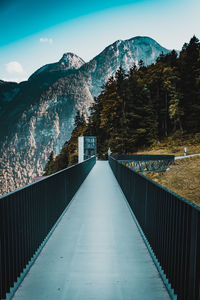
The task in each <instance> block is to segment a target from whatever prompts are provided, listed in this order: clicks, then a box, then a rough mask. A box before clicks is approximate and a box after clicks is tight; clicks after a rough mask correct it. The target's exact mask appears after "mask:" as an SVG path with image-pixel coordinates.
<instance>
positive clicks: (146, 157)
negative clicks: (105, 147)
mask: <svg viewBox="0 0 200 300" xmlns="http://www.w3.org/2000/svg"><path fill="white" fill-rule="evenodd" d="M111 157H113V158H115V159H116V160H124V161H125V160H136V161H137V160H168V159H171V160H174V158H175V156H174V155H168V154H111Z"/></svg>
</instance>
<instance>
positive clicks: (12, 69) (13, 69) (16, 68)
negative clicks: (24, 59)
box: [6, 61, 25, 74]
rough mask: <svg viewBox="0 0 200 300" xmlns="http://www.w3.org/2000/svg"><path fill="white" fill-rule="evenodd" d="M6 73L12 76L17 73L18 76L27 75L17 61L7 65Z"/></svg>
mask: <svg viewBox="0 0 200 300" xmlns="http://www.w3.org/2000/svg"><path fill="white" fill-rule="evenodd" d="M6 71H7V72H8V73H10V74H13V73H17V74H25V71H24V69H23V67H22V65H21V64H20V63H19V62H17V61H11V62H9V63H8V64H6Z"/></svg>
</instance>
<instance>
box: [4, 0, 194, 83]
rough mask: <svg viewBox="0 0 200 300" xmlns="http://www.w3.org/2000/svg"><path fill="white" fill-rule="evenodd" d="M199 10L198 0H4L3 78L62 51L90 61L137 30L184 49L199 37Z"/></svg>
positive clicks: (20, 76)
mask: <svg viewBox="0 0 200 300" xmlns="http://www.w3.org/2000/svg"><path fill="white" fill-rule="evenodd" d="M199 11H200V1H199V0H190V1H189V0H174V1H172V0H165V1H161V0H135V1H134V0H107V1H98V0H97V1H95V0H93V1H92V0H86V1H79V0H78V1H68V0H65V1H64V0H57V1H55V0H48V1H47V0H43V1H41V0H35V1H33V0H29V1H27V0H1V2H0V79H3V80H14V81H22V80H25V79H27V78H28V77H29V76H30V75H31V74H32V73H33V72H34V71H35V70H36V69H38V68H39V67H41V66H42V65H44V64H47V63H50V62H55V61H58V60H59V59H60V58H61V56H62V55H63V53H64V52H74V53H76V54H77V55H79V56H80V57H82V58H83V59H84V60H85V61H89V60H90V59H92V58H93V57H94V56H95V55H97V54H98V53H99V52H101V51H102V50H103V49H104V48H105V47H106V46H107V45H109V44H111V43H113V42H114V41H116V40H118V39H128V38H131V37H134V36H137V35H142V36H150V37H152V38H154V39H155V40H157V41H158V42H159V43H160V44H161V45H162V46H164V47H166V48H168V49H173V48H175V49H181V47H182V45H183V44H184V42H188V41H189V39H190V38H191V37H192V36H193V35H194V34H195V35H196V36H197V37H198V38H200V18H199Z"/></svg>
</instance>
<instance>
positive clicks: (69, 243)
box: [14, 162, 170, 300]
mask: <svg viewBox="0 0 200 300" xmlns="http://www.w3.org/2000/svg"><path fill="white" fill-rule="evenodd" d="M14 299H15V300H27V299H28V300H36V299H37V300H43V299H44V300H47V299H48V300H51V299H52V300H57V299H63V300H64V299H65V300H67V299H69V300H74V299H77V300H89V299H91V300H97V299H99V300H112V299H113V300H118V299H124V300H133V299H134V300H138V299H140V300H146V299H148V300H150V299H153V300H156V299H158V300H161V299H162V300H165V299H170V297H169V296H168V293H167V291H166V289H165V287H164V284H163V282H162V280H161V278H160V277H159V274H158V272H157V269H156V267H155V265H154V263H153V261H152V259H151V257H150V255H149V252H148V250H147V248H146V246H145V244H144V242H143V240H142V238H141V236H140V233H139V231H138V229H137V227H136V225H135V222H134V220H133V218H132V216H131V214H130V211H129V209H128V207H127V205H126V202H125V200H124V195H123V193H122V192H121V189H120V187H119V185H118V183H117V181H116V179H115V177H114V175H113V174H112V171H111V169H110V167H109V165H108V162H97V163H96V165H95V167H94V168H93V170H92V171H91V172H90V174H89V175H88V177H87V178H86V180H85V182H84V183H83V184H82V186H81V187H80V189H79V190H78V192H77V193H76V195H75V197H74V198H73V200H72V203H71V205H70V206H69V209H68V210H67V213H66V214H65V215H64V217H63V218H62V220H61V222H60V223H59V225H58V226H57V228H56V229H55V231H54V233H53V234H52V236H51V238H50V239H49V241H48V242H47V244H46V245H45V247H44V248H43V250H42V252H41V253H40V255H39V257H38V258H37V260H36V262H35V263H34V265H33V266H32V268H31V270H30V271H29V273H28V274H27V276H26V277H25V279H24V281H23V282H22V284H21V286H20V287H19V289H18V290H17V292H16V294H15V296H14Z"/></svg>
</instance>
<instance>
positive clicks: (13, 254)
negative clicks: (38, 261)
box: [0, 157, 96, 299]
mask: <svg viewBox="0 0 200 300" xmlns="http://www.w3.org/2000/svg"><path fill="white" fill-rule="evenodd" d="M95 163H96V157H92V158H90V159H88V160H86V161H84V162H82V163H80V164H77V165H74V166H72V167H69V168H67V169H64V170H62V171H59V172H57V173H55V174H53V175H50V176H48V177H47V178H45V179H42V180H40V181H38V182H36V183H32V184H30V185H28V186H25V187H23V188H21V189H19V190H17V191H14V192H11V193H9V194H7V195H5V196H2V197H1V198H0V213H1V215H0V299H5V297H6V293H8V292H9V291H10V288H12V287H13V285H14V283H15V282H16V281H17V279H18V277H20V274H21V273H23V270H24V269H25V268H26V266H27V264H28V263H29V261H30V260H31V259H32V258H33V256H34V254H35V253H36V251H37V249H38V248H39V247H40V245H41V244H42V242H43V241H44V240H45V238H46V236H47V235H48V233H49V232H50V231H51V228H52V227H53V226H54V224H55V223H56V221H57V220H58V219H59V217H60V216H61V214H62V212H63V211H64V210H65V208H66V206H67V205H68V204H69V202H70V200H71V199H72V197H73V196H74V194H75V193H76V191H77V190H78V188H79V187H80V185H81V184H82V182H83V181H84V179H85V178H86V176H87V175H88V173H89V172H90V170H91V169H92V167H93V166H94V164H95Z"/></svg>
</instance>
